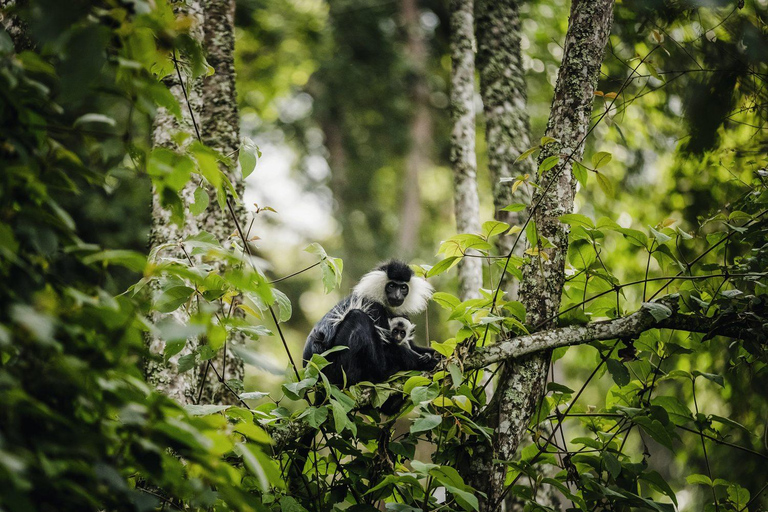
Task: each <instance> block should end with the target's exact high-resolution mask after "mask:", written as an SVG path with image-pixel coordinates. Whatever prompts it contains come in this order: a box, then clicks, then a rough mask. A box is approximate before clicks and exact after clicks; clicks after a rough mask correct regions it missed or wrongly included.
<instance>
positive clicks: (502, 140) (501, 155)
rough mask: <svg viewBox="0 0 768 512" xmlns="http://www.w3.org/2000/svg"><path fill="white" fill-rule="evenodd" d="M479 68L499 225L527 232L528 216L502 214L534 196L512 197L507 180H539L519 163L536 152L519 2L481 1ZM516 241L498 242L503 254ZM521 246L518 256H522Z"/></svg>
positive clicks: (522, 190) (531, 168)
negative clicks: (526, 154)
mask: <svg viewBox="0 0 768 512" xmlns="http://www.w3.org/2000/svg"><path fill="white" fill-rule="evenodd" d="M477 42H478V51H477V68H478V71H479V73H480V94H481V95H482V98H483V112H484V115H485V121H486V128H485V138H486V141H487V145H488V170H489V171H490V174H491V181H492V183H493V205H494V211H495V213H494V216H495V218H496V220H500V221H502V222H506V223H507V224H510V225H512V226H515V225H519V226H522V224H523V222H525V218H526V214H525V212H524V211H522V212H505V211H502V210H501V209H502V208H504V207H505V206H508V205H510V204H512V203H523V204H527V203H528V202H529V200H530V193H529V191H528V189H527V188H526V187H525V186H522V187H519V188H518V189H517V190H516V191H515V192H512V182H505V183H502V182H501V179H502V178H512V177H516V176H521V175H524V174H530V175H532V176H533V174H534V166H533V162H532V161H531V160H524V161H521V162H518V163H517V164H516V163H515V160H516V159H517V157H519V156H520V154H522V153H523V152H524V151H525V150H526V149H528V148H529V147H530V146H531V138H530V125H529V122H528V113H527V112H526V102H527V92H526V85H525V72H524V70H523V59H522V54H521V50H520V16H519V12H518V2H517V0H479V2H478V5H477ZM514 239H515V237H514V236H500V237H498V238H497V239H496V247H497V248H498V251H499V254H502V255H504V256H506V255H507V254H509V251H510V250H511V249H512V244H513V243H514ZM522 250H523V247H522V245H521V244H518V247H517V249H516V252H517V253H518V254H522ZM509 283H510V286H511V288H509V287H508V290H507V291H508V292H510V293H511V294H515V293H516V284H517V283H516V282H515V281H509Z"/></svg>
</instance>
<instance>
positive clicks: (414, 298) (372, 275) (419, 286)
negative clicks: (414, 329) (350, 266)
mask: <svg viewBox="0 0 768 512" xmlns="http://www.w3.org/2000/svg"><path fill="white" fill-rule="evenodd" d="M389 281H390V280H389V278H388V277H387V273H386V272H385V271H384V270H372V271H370V272H368V273H367V274H365V275H364V276H363V277H362V278H361V279H360V282H359V283H357V286H355V288H354V290H353V293H354V294H355V295H357V296H359V297H363V298H365V299H368V300H371V301H375V302H378V303H379V304H383V305H384V306H386V307H387V309H389V310H390V311H391V312H392V313H393V314H395V315H415V314H417V313H421V312H422V311H424V310H425V309H427V302H429V299H430V298H432V292H433V291H434V289H433V288H432V285H431V284H429V283H428V282H427V281H426V279H423V278H421V277H416V276H413V277H411V280H410V281H408V283H406V284H407V285H408V295H407V296H406V297H405V299H404V300H403V303H402V304H400V305H399V306H390V305H389V302H388V301H387V293H386V287H387V283H388V282H389Z"/></svg>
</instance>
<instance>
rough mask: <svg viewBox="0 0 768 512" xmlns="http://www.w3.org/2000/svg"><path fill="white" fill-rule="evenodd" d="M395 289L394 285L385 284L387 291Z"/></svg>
mask: <svg viewBox="0 0 768 512" xmlns="http://www.w3.org/2000/svg"><path fill="white" fill-rule="evenodd" d="M394 287H395V283H387V290H392V289H393V288H394Z"/></svg>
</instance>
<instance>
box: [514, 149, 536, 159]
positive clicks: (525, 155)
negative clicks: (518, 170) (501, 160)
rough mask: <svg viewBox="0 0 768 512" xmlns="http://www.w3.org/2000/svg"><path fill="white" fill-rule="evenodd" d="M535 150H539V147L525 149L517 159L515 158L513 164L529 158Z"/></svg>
mask: <svg viewBox="0 0 768 512" xmlns="http://www.w3.org/2000/svg"><path fill="white" fill-rule="evenodd" d="M537 149H539V146H533V147H532V148H528V149H526V150H525V151H523V152H522V153H521V154H520V156H519V157H517V159H516V160H515V163H517V162H522V161H523V160H525V159H526V158H528V157H529V156H531V155H532V154H533V153H534V151H536V150H537Z"/></svg>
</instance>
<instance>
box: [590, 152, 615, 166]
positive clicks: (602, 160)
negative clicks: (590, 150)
mask: <svg viewBox="0 0 768 512" xmlns="http://www.w3.org/2000/svg"><path fill="white" fill-rule="evenodd" d="M612 158H613V155H611V154H610V153H608V152H606V151H599V152H597V153H595V154H594V155H592V167H593V168H594V169H599V168H601V167H603V166H604V165H606V164H607V163H608V162H610V161H611V159H612Z"/></svg>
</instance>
